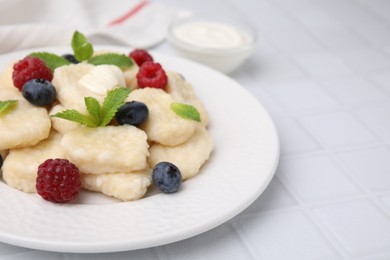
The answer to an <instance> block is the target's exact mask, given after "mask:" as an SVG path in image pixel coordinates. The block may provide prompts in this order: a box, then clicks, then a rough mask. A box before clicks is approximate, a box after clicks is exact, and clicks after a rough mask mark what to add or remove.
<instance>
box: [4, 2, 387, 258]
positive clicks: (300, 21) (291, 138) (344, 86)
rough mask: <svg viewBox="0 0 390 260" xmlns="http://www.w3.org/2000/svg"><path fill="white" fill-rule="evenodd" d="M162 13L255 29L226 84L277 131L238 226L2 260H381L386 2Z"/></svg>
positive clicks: (240, 5) (10, 253)
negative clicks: (275, 159) (262, 110)
mask: <svg viewBox="0 0 390 260" xmlns="http://www.w3.org/2000/svg"><path fill="white" fill-rule="evenodd" d="M164 3H166V4H168V5H171V6H179V7H184V8H188V9H192V10H194V11H195V12H197V13H206V14H208V15H214V16H217V17H219V16H221V17H223V16H229V17H232V18H234V19H246V20H247V21H248V22H249V23H250V24H252V25H253V26H254V27H255V28H256V29H257V31H258V36H259V41H258V44H257V49H256V52H255V55H254V56H253V57H251V58H250V60H249V61H248V62H247V63H246V64H245V65H244V66H243V67H242V68H241V69H240V70H239V71H237V72H236V73H234V74H233V75H231V76H232V77H233V78H234V79H236V80H237V81H238V82H240V83H241V84H242V85H243V86H244V87H245V88H247V89H248V90H249V91H250V92H252V93H253V95H255V96H256V97H257V98H258V99H259V101H260V102H262V103H263V104H264V105H265V107H266V108H267V109H268V110H269V112H270V113H271V115H272V116H273V118H274V120H275V123H276V125H277V127H278V130H279V134H280V138H281V145H282V148H281V149H282V152H281V160H280V166H279V168H278V170H277V173H276V175H275V178H274V179H273V181H272V182H271V184H270V185H269V187H268V188H267V190H266V191H265V192H264V193H263V195H262V196H261V197H260V198H259V199H258V200H257V201H255V202H254V203H253V204H252V205H251V206H250V207H249V208H248V209H247V210H245V211H244V212H242V213H241V214H239V215H238V216H237V217H235V218H233V219H232V220H230V221H229V222H227V223H225V224H223V225H221V226H219V227H217V228H215V229H213V230H211V231H209V232H206V233H204V234H201V235H199V236H196V237H193V238H190V239H187V240H184V241H181V242H177V243H174V244H170V245H165V246H160V247H156V248H149V249H143V250H137V251H130V252H121V253H111V254H86V255H82V254H61V253H48V252H41V251H35V250H29V249H24V248H18V247H14V246H9V245H6V244H0V258H1V259H5V260H8V259H29V260H33V259H66V260H71V259H94V260H97V259H130V258H131V259H161V260H163V259H224V260H226V259H390V150H389V148H390V146H389V145H390V1H389V0H361V1H358V0H253V1H250V0H247V1H244V0H229V1H224V0H218V1H193V2H189V1H187V2H185V3H183V2H182V1H179V0H169V1H168V0H167V1H164ZM155 50H156V51H160V52H163V53H168V54H172V55H175V53H174V51H173V50H172V48H171V47H170V46H169V45H168V44H167V43H164V44H162V45H160V46H158V47H157V48H155Z"/></svg>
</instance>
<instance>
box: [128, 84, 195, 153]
mask: <svg viewBox="0 0 390 260" xmlns="http://www.w3.org/2000/svg"><path fill="white" fill-rule="evenodd" d="M133 100H135V101H140V102H142V103H144V104H146V106H147V107H148V109H149V117H148V119H147V120H146V122H145V123H143V124H142V125H141V128H142V129H143V130H145V132H146V133H147V135H148V139H149V140H150V141H154V142H157V143H160V144H163V145H167V146H175V145H178V144H181V143H184V142H185V141H187V140H188V139H189V138H190V137H191V136H192V134H193V133H194V131H195V128H196V126H197V122H195V121H192V120H187V119H183V118H181V117H179V116H178V115H176V114H175V113H174V112H173V111H172V110H171V108H170V106H171V104H172V103H173V102H175V101H174V100H173V99H172V97H171V96H170V95H169V94H167V93H166V92H164V91H163V90H161V89H155V88H143V89H136V90H134V91H132V92H131V93H130V95H129V97H128V98H127V101H133Z"/></svg>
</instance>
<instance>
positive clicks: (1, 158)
mask: <svg viewBox="0 0 390 260" xmlns="http://www.w3.org/2000/svg"><path fill="white" fill-rule="evenodd" d="M2 166H3V157H2V156H1V155H0V169H1V167H2Z"/></svg>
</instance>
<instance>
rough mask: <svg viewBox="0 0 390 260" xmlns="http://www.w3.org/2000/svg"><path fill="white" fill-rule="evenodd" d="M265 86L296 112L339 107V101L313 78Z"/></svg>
mask: <svg viewBox="0 0 390 260" xmlns="http://www.w3.org/2000/svg"><path fill="white" fill-rule="evenodd" d="M265 87H266V89H267V91H268V92H269V93H271V94H272V96H274V97H275V98H276V99H277V100H279V101H280V103H282V104H284V105H285V106H287V107H288V108H290V109H292V110H294V111H296V112H317V111H326V110H334V109H337V108H338V107H339V103H338V102H337V101H335V99H334V98H333V97H331V96H330V95H329V94H328V93H327V92H325V91H324V90H323V89H322V88H321V86H319V85H318V84H317V83H316V82H314V81H312V80H302V81H291V82H289V83H288V84H275V85H273V84H269V85H266V86H265Z"/></svg>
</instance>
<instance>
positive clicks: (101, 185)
mask: <svg viewBox="0 0 390 260" xmlns="http://www.w3.org/2000/svg"><path fill="white" fill-rule="evenodd" d="M151 179H152V178H151V169H149V168H146V169H145V170H142V171H137V172H133V173H107V174H81V186H82V187H83V188H85V189H87V190H91V191H98V192H102V193H103V194H106V195H108V196H112V197H115V198H117V199H120V200H123V201H131V200H137V199H139V198H142V197H143V196H144V195H145V193H146V191H147V188H148V187H149V186H150V184H151V183H152V180H151Z"/></svg>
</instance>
